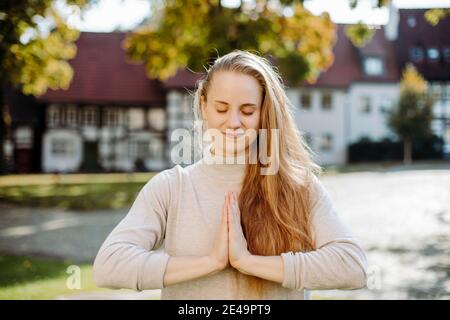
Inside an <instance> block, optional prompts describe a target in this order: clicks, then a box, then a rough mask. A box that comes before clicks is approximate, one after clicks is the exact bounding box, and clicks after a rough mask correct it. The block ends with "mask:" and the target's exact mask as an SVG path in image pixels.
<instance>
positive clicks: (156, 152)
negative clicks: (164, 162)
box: [149, 138, 164, 159]
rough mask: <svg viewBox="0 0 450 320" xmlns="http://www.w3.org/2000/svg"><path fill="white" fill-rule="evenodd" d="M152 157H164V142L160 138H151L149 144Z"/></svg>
mask: <svg viewBox="0 0 450 320" xmlns="http://www.w3.org/2000/svg"><path fill="white" fill-rule="evenodd" d="M149 151H150V156H151V157H152V159H164V143H163V141H162V140H161V139H160V138H152V139H151V140H150V145H149Z"/></svg>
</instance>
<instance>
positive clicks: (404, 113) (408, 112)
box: [388, 64, 433, 164]
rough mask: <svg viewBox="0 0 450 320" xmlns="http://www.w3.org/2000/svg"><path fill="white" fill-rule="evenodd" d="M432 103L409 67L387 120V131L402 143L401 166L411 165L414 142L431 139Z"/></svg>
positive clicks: (425, 89)
mask: <svg viewBox="0 0 450 320" xmlns="http://www.w3.org/2000/svg"><path fill="white" fill-rule="evenodd" d="M432 107H433V99H432V96H431V95H430V94H428V93H427V82H426V81H425V80H424V78H423V77H422V76H421V75H420V73H418V72H417V70H416V68H415V67H414V66H413V65H412V64H408V65H407V66H406V68H405V70H404V72H403V75H402V81H401V84H400V99H399V102H398V104H397V105H396V106H395V107H394V108H393V110H392V111H391V112H390V113H389V116H388V124H389V126H390V128H391V129H392V130H393V131H394V132H395V133H396V134H397V135H398V136H399V137H400V138H401V139H402V140H403V145H404V152H403V162H404V163H405V164H410V163H411V162H412V145H413V141H414V139H420V138H426V137H430V136H431V134H432V131H431V120H432V118H433V110H432Z"/></svg>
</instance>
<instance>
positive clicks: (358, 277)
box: [281, 176, 367, 290]
mask: <svg viewBox="0 0 450 320" xmlns="http://www.w3.org/2000/svg"><path fill="white" fill-rule="evenodd" d="M312 191H313V193H312V194H313V196H312V200H311V201H312V211H311V214H312V220H311V221H312V232H313V239H314V244H315V248H316V249H315V250H313V251H309V252H292V251H290V252H285V253H282V254H281V257H282V260H283V265H284V267H283V268H284V278H283V282H282V286H283V287H285V288H290V289H297V290H301V289H309V290H332V289H347V290H351V289H359V288H363V287H365V285H366V277H367V273H366V269H367V259H366V256H365V253H364V251H363V250H362V248H361V246H360V245H359V244H358V242H357V241H356V239H355V238H354V237H353V236H352V234H351V232H350V230H349V229H348V227H347V226H346V225H345V224H344V223H343V221H342V220H341V219H340V217H339V215H338V214H337V212H336V210H335V208H334V206H333V203H332V200H331V197H330V195H329V193H328V191H327V190H326V189H325V187H324V186H323V185H322V183H321V181H320V180H319V179H318V178H317V177H316V176H313V180H312Z"/></svg>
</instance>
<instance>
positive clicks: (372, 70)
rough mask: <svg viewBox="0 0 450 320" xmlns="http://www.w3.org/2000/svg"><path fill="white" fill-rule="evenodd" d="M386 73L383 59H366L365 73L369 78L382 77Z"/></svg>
mask: <svg viewBox="0 0 450 320" xmlns="http://www.w3.org/2000/svg"><path fill="white" fill-rule="evenodd" d="M383 72H384V66H383V59H382V58H380V57H368V58H365V59H364V73H365V74H366V75H368V76H381V75H382V74H383Z"/></svg>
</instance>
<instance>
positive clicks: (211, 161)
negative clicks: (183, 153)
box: [200, 145, 246, 184]
mask: <svg viewBox="0 0 450 320" xmlns="http://www.w3.org/2000/svg"><path fill="white" fill-rule="evenodd" d="M211 147H212V145H208V146H206V148H205V153H204V155H203V158H202V159H201V160H200V167H201V169H202V170H203V171H204V172H205V173H206V174H207V175H208V176H209V177H211V178H212V179H214V180H216V181H221V182H229V183H231V184H233V183H241V182H242V179H243V177H244V172H245V168H246V164H245V162H244V161H243V155H237V156H236V157H234V156H222V155H216V154H213V153H212V151H211Z"/></svg>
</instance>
